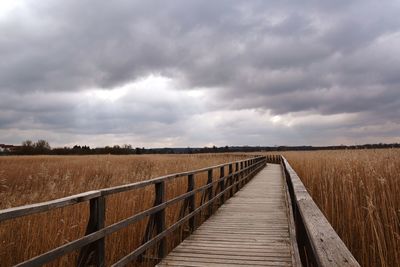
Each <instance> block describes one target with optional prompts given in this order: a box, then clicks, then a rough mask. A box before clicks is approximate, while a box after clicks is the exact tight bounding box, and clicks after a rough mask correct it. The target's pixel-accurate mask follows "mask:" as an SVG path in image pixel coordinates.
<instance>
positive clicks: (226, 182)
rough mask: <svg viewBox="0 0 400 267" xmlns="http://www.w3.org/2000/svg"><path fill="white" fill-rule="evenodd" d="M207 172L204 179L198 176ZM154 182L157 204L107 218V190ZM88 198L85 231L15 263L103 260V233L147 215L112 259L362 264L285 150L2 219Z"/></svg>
mask: <svg viewBox="0 0 400 267" xmlns="http://www.w3.org/2000/svg"><path fill="white" fill-rule="evenodd" d="M217 171H218V176H216V175H214V174H215V173H216V172H217ZM202 173H203V174H204V173H205V174H207V177H208V178H207V182H206V183H204V184H199V183H196V177H199V176H200V175H201V174H202ZM182 177H184V178H185V177H186V178H185V179H187V192H186V193H184V194H181V195H179V196H177V197H174V198H172V199H166V194H165V192H166V184H167V183H170V182H173V181H174V180H175V179H178V178H182ZM149 186H154V190H155V191H154V192H155V202H154V206H153V207H152V208H150V209H147V210H145V211H143V212H140V213H138V214H135V215H133V216H131V217H129V218H126V219H123V220H121V221H119V222H116V223H114V224H111V225H108V226H105V223H104V221H105V216H106V212H105V201H106V197H107V196H109V195H113V194H117V193H120V192H125V191H130V190H136V189H139V188H144V187H149ZM198 200H200V201H198ZM86 201H89V203H90V218H89V221H88V226H87V231H86V234H85V236H83V237H81V238H79V239H77V240H74V241H71V242H69V243H67V244H64V245H62V246H60V247H58V248H55V249H53V250H51V251H48V252H46V253H43V254H41V255H38V256H36V257H34V258H32V259H29V260H27V261H25V262H22V263H20V264H18V265H17V266H41V265H43V264H46V263H48V262H51V261H53V260H55V259H57V258H59V257H61V256H63V255H65V254H67V253H70V252H72V251H75V250H78V251H80V254H79V257H78V261H77V263H76V265H78V266H88V265H95V266H104V265H106V262H107V261H106V259H105V249H106V246H105V241H104V239H105V237H106V236H107V235H110V234H111V233H114V232H116V231H118V230H120V229H123V228H125V227H127V226H128V225H131V224H134V223H136V222H138V221H141V220H143V219H144V218H148V225H147V229H146V234H145V237H144V239H143V242H142V244H141V245H140V246H139V247H137V248H136V249H135V250H134V251H132V252H131V253H129V254H128V255H126V256H125V257H123V258H121V259H120V260H118V261H117V262H115V263H111V264H110V265H111V266H124V265H127V264H130V263H132V262H136V263H138V264H139V265H140V262H142V261H143V259H144V258H146V257H147V258H148V256H146V254H145V253H146V251H148V250H149V249H153V250H154V249H155V250H156V252H155V255H154V256H153V259H154V264H157V263H158V266H162V267H164V266H221V267H222V266H238V267H239V266H359V265H358V263H357V261H356V260H355V259H354V257H353V256H352V254H351V253H350V252H349V250H348V249H347V248H346V246H345V245H344V243H343V242H342V240H341V239H340V238H339V237H338V236H337V234H336V232H335V231H334V230H333V228H332V227H331V225H330V224H329V222H328V221H327V220H326V218H325V217H324V216H323V214H322V212H321V211H320V210H319V209H318V207H317V206H316V204H315V203H314V202H313V200H312V198H311V197H310V196H309V194H308V193H307V191H306V189H305V188H304V185H303V184H302V182H301V181H300V179H299V177H298V176H297V174H296V173H295V172H294V170H293V169H292V168H291V166H290V165H289V163H288V162H287V160H286V159H285V158H284V157H281V156H266V157H265V156H259V157H254V158H250V159H247V160H242V161H237V162H231V163H227V164H222V165H218V166H213V167H210V168H204V169H200V170H196V171H191V172H185V173H178V174H172V175H167V176H164V177H159V178H155V179H151V180H147V181H143V182H139V183H133V184H128V185H123V186H118V187H113V188H106V189H103V190H98V191H91V192H87V193H83V194H79V195H75V196H71V197H67V198H63V199H58V200H54V201H49V202H44V203H39V204H34V205H28V206H23V207H18V208H12V209H7V210H3V211H0V222H1V221H4V220H11V219H13V218H17V217H22V216H28V215H29V214H35V213H39V212H45V211H48V210H51V209H56V208H62V207H65V206H69V205H74V204H76V203H81V202H86ZM179 202H180V203H182V205H181V212H180V213H181V216H180V218H178V220H177V221H175V222H174V223H173V224H172V225H170V226H169V227H167V226H166V223H165V220H166V214H165V209H166V208H167V207H169V206H171V205H173V204H176V203H179ZM182 227H185V228H187V230H188V231H186V235H185V236H183V237H182V239H184V240H183V242H182V243H180V244H179V245H178V246H176V247H175V248H173V247H171V246H170V245H168V244H167V237H168V236H170V235H171V234H173V233H174V231H176V230H179V229H182Z"/></svg>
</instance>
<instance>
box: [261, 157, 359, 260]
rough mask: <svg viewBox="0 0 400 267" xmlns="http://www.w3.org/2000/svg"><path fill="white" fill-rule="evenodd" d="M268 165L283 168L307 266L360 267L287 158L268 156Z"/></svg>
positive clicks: (299, 250)
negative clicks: (272, 164) (276, 165)
mask: <svg viewBox="0 0 400 267" xmlns="http://www.w3.org/2000/svg"><path fill="white" fill-rule="evenodd" d="M267 162H268V163H279V164H281V165H282V169H283V172H284V176H285V179H286V185H287V190H288V193H289V194H288V195H289V203H290V207H291V213H292V217H293V220H294V227H295V235H296V238H295V239H296V240H297V247H298V252H299V254H300V259H301V262H302V264H303V266H322V267H331V266H360V265H359V264H358V262H357V260H356V259H355V258H354V256H353V255H352V254H351V252H350V251H349V249H348V248H347V247H346V245H345V244H344V243H343V241H342V240H341V239H340V237H339V236H338V235H337V233H336V232H335V230H334V229H333V228H332V226H331V224H330V223H329V222H328V220H327V219H326V217H325V216H324V214H323V213H322V212H321V210H320V209H319V208H318V206H317V205H316V204H315V202H314V201H313V199H312V198H311V196H310V195H309V194H308V192H307V190H306V188H305V186H304V184H303V183H302V182H301V180H300V178H299V176H298V175H297V174H296V172H295V171H294V170H293V168H292V167H291V166H290V164H289V162H288V161H287V160H286V158H285V157H283V156H280V155H268V156H267Z"/></svg>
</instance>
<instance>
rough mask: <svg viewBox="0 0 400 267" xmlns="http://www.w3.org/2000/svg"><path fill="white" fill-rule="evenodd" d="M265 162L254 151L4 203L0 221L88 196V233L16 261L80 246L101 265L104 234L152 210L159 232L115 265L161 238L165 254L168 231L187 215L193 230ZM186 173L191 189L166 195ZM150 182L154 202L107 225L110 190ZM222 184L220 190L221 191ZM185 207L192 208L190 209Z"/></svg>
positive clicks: (35, 261)
mask: <svg viewBox="0 0 400 267" xmlns="http://www.w3.org/2000/svg"><path fill="white" fill-rule="evenodd" d="M265 164H266V158H265V157H263V156H255V157H253V158H250V159H245V160H239V161H235V162H229V163H224V164H220V165H215V166H212V167H207V168H202V169H198V170H194V171H188V172H182V173H176V174H170V175H166V176H162V177H157V178H153V179H150V180H146V181H142V182H136V183H131V184H127V185H122V186H116V187H111V188H105V189H101V190H95V191H89V192H85V193H81V194H78V195H73V196H69V197H65V198H61V199H56V200H52V201H47V202H42V203H37V204H32V205H25V206H22V207H16V208H10V209H5V210H1V211H0V222H1V221H5V220H10V219H13V218H17V217H22V216H27V215H30V214H36V213H40V212H44V211H49V210H52V209H56V208H61V207H65V206H69V205H74V204H77V203H81V202H84V201H90V217H89V222H88V225H87V230H86V234H85V236H83V237H81V238H78V239H76V240H73V241H71V242H69V243H67V244H64V245H62V246H59V247H57V248H54V249H52V250H50V251H48V252H45V253H43V254H41V255H38V256H36V257H34V258H31V259H29V260H27V261H24V262H22V263H19V264H17V265H16V266H40V265H43V264H45V263H47V262H50V261H52V260H54V259H57V258H59V257H60V256H63V255H65V254H67V253H69V252H72V251H74V250H77V249H81V251H80V255H79V258H78V266H84V265H86V264H87V263H88V262H91V263H94V264H95V265H96V266H104V264H105V258H104V257H105V253H104V250H105V244H104V238H105V237H106V236H107V235H110V234H112V233H114V232H116V231H118V230H120V229H122V228H124V227H127V226H128V225H130V224H133V223H135V222H137V221H139V220H142V219H144V218H146V217H148V216H150V219H149V222H148V225H147V229H146V233H150V234H151V235H152V233H153V231H154V230H156V236H154V237H153V236H151V235H150V236H149V238H148V239H147V240H143V242H142V245H141V246H140V247H139V248H137V249H136V250H134V251H132V252H131V253H129V254H128V255H127V256H125V257H124V258H122V259H120V260H119V261H118V262H117V263H115V264H114V265H115V266H124V265H126V264H127V263H129V262H130V261H132V260H134V259H136V258H137V257H138V256H140V255H141V254H142V253H143V252H144V251H146V250H147V249H148V248H150V247H152V246H154V245H155V244H157V243H158V244H159V245H158V256H159V258H162V257H164V256H165V255H166V242H165V238H166V236H167V235H168V234H169V233H171V232H172V231H173V230H175V229H177V228H178V227H180V226H182V225H183V224H184V223H185V222H186V221H189V227H190V232H192V231H194V230H195V228H196V227H197V225H196V222H195V220H194V218H195V215H196V214H198V213H199V212H201V211H202V210H203V209H205V208H206V207H208V212H209V214H208V215H211V213H213V212H214V211H215V209H214V208H213V207H214V206H215V202H216V201H218V200H219V203H217V207H216V208H218V206H220V205H222V203H223V202H224V201H225V198H226V197H231V196H232V195H233V194H234V193H236V192H237V191H238V190H239V189H240V188H241V187H242V186H243V185H244V184H245V183H247V182H248V181H249V180H250V179H251V178H252V177H253V176H254V175H255V174H256V173H257V172H258V171H259V170H261V169H262V168H263V167H264V166H265ZM227 166H228V167H229V172H228V174H227V175H225V167H227ZM233 167H235V171H233ZM218 168H219V169H220V177H219V178H218V179H216V180H214V181H213V170H214V169H218ZM203 172H207V173H208V180H207V184H206V185H202V186H201V187H198V188H195V186H194V185H195V176H196V174H198V173H203ZM185 176H187V179H188V190H187V192H186V193H184V194H181V195H179V196H177V197H175V198H173V199H170V200H168V201H167V200H166V199H165V190H166V182H167V181H170V180H172V179H175V178H178V177H185ZM150 185H154V186H155V187H154V189H155V202H154V205H153V207H151V208H149V209H147V210H145V211H142V212H140V213H138V214H135V215H133V216H131V217H128V218H125V219H123V220H121V221H118V222H116V223H114V224H112V225H108V226H106V227H105V225H104V221H105V201H106V196H108V195H111V194H117V193H120V192H125V191H129V190H134V189H139V188H143V187H147V186H150ZM215 185H217V189H216V190H213V187H214V186H215ZM218 189H219V192H217V191H218ZM196 193H202V194H203V195H202V202H201V203H200V206H199V207H196V205H195V201H194V199H195V194H196ZM206 199H208V201H207V202H204V201H206ZM178 201H185V202H184V204H183V213H182V216H183V217H182V218H180V219H179V220H178V221H177V222H175V223H174V224H173V225H172V226H170V227H169V228H166V226H165V209H166V208H167V207H168V206H170V205H172V204H174V203H177V202H178ZM186 210H188V214H187V215H186ZM153 227H154V229H153Z"/></svg>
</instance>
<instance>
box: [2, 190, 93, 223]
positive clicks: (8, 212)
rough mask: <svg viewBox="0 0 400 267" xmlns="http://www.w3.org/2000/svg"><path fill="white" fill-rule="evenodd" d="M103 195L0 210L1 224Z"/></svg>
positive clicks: (75, 197) (81, 196)
mask: <svg viewBox="0 0 400 267" xmlns="http://www.w3.org/2000/svg"><path fill="white" fill-rule="evenodd" d="M100 195H101V193H100V191H98V190H97V191H89V192H85V193H81V194H77V195H73V196H69V197H64V198H59V199H56V200H51V201H45V202H41V203H36V204H31V205H25V206H21V207H16V208H9V209H4V210H0V222H1V221H5V220H9V219H13V218H18V217H22V216H27V215H30V214H34V213H40V212H44V211H49V210H52V209H57V208H62V207H65V206H69V205H74V204H77V203H81V202H84V201H88V200H90V199H93V198H96V197H99V196H100Z"/></svg>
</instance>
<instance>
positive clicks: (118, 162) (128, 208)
mask: <svg viewBox="0 0 400 267" xmlns="http://www.w3.org/2000/svg"><path fill="white" fill-rule="evenodd" d="M243 158H244V156H243V155H225V154H219V155H213V154H206V155H181V156H175V155H169V156H159V155H151V156H148V155H142V156H60V157H58V156H27V157H1V158H0V200H1V201H0V209H4V208H9V207H15V206H20V205H25V204H30V203H36V202H41V201H47V200H51V199H55V198H60V197H64V196H68V195H72V194H77V193H81V192H85V191H89V190H93V189H100V188H106V187H110V186H115V185H121V184H127V183H132V182H137V181H141V180H145V179H149V178H153V177H158V176H161V175H165V174H170V173H176V172H182V171H187V170H193V169H198V168H203V167H209V166H212V165H217V164H220V163H226V162H230V161H234V160H239V159H243ZM217 175H218V173H216V175H215V177H217ZM197 179H200V180H201V181H203V182H204V183H205V180H206V175H205V177H198V178H197ZM204 183H203V184H204ZM146 190H147V189H146ZM146 190H135V191H134V192H125V193H120V194H117V195H116V196H110V197H107V206H106V225H110V224H112V223H114V222H117V221H119V220H121V219H123V218H126V217H129V216H131V215H133V214H135V213H137V212H140V211H142V210H145V209H146V208H149V207H151V206H152V205H153V201H154V194H153V191H152V190H151V191H148V190H147V191H146ZM149 190H150V188H149ZM184 192H186V181H185V180H183V179H181V180H179V179H178V181H177V182H176V183H175V184H174V185H173V186H169V187H168V188H167V199H170V198H172V197H174V196H177V195H178V194H182V193H184ZM177 204H178V205H173V206H171V208H169V209H168V208H167V222H166V223H167V225H170V224H171V223H172V222H174V221H176V218H177V217H178V215H179V211H180V204H181V203H177ZM87 214H88V204H87V203H82V204H78V205H74V206H69V207H66V208H62V209H56V210H53V211H50V212H46V213H41V214H37V215H32V216H27V217H22V218H18V219H14V220H11V221H6V222H3V223H0V240H1V243H0V266H10V265H13V264H16V263H18V262H21V261H23V260H26V259H28V258H31V257H33V256H35V255H38V254H40V253H43V252H46V251H48V250H50V249H51V248H55V247H57V246H60V245H62V244H64V243H67V242H69V241H71V240H73V239H76V238H78V237H81V236H83V235H84V232H85V227H86V224H87V220H88V216H87ZM146 223H147V221H146V220H143V221H142V222H141V223H137V224H135V225H132V226H130V227H128V228H127V229H124V230H121V231H118V232H116V233H114V234H112V235H111V236H109V237H108V238H106V249H107V255H106V258H107V259H108V260H109V262H110V261H111V262H114V261H115V260H117V259H119V258H121V257H123V256H125V255H126V254H127V253H129V252H130V251H132V250H133V249H134V248H136V247H138V245H139V243H140V242H141V240H142V238H143V236H144V230H145V225H146ZM179 238H180V233H175V234H174V235H173V237H171V238H169V239H168V243H169V245H170V246H173V245H174V244H176V243H177V242H179ZM76 257H77V253H71V255H67V256H64V257H62V258H61V259H60V260H59V261H57V262H54V263H52V264H51V266H68V265H70V264H71V262H75V261H76Z"/></svg>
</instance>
